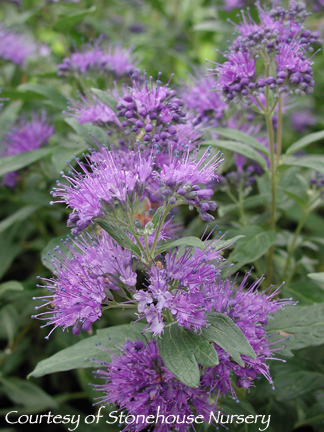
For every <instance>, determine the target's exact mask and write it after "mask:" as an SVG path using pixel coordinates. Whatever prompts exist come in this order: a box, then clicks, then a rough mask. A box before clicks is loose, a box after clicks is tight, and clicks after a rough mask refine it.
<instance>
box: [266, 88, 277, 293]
mask: <svg viewBox="0 0 324 432" xmlns="http://www.w3.org/2000/svg"><path fill="white" fill-rule="evenodd" d="M265 119H266V124H267V130H268V136H269V144H270V181H271V210H270V230H271V231H274V232H275V231H276V205H277V203H276V200H277V179H276V160H275V143H274V131H273V125H272V114H271V112H270V111H269V90H268V86H267V110H266V112H265ZM273 254H274V245H272V246H271V247H270V249H269V254H268V262H267V282H268V285H269V284H271V282H272V270H273Z"/></svg>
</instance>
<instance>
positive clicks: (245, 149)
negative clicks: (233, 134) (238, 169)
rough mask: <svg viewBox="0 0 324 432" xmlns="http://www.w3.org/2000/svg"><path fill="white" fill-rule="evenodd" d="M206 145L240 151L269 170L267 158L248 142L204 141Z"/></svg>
mask: <svg viewBox="0 0 324 432" xmlns="http://www.w3.org/2000/svg"><path fill="white" fill-rule="evenodd" d="M204 145H211V146H212V147H216V148H222V149H225V150H230V151H233V152H235V153H239V154H241V155H243V156H245V157H247V158H249V159H252V160H254V161H256V162H257V163H258V164H259V165H260V166H261V167H262V168H263V169H264V170H265V171H267V169H268V168H267V163H266V161H265V159H264V158H263V157H262V156H261V155H260V153H258V152H257V151H256V150H254V149H253V148H251V147H250V146H248V145H246V144H242V143H239V142H237V141H221V140H214V141H207V142H204Z"/></svg>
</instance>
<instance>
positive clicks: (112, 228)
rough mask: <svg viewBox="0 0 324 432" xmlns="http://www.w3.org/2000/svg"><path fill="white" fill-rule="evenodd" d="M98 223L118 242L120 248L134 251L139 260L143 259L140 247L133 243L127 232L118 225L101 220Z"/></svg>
mask: <svg viewBox="0 0 324 432" xmlns="http://www.w3.org/2000/svg"><path fill="white" fill-rule="evenodd" d="M97 223H98V225H100V226H101V228H103V229H104V230H105V231H106V232H107V233H108V234H109V235H110V237H112V238H113V239H114V240H116V242H117V243H118V244H120V246H123V247H124V248H126V249H128V250H130V251H132V252H133V254H134V255H136V256H137V257H138V258H140V257H141V251H140V250H139V248H138V246H137V245H136V244H135V243H133V242H132V240H131V239H130V238H129V237H128V235H127V234H126V233H125V231H124V230H123V229H121V228H119V226H118V225H116V224H115V223H114V222H110V221H107V220H99V221H98V222H97Z"/></svg>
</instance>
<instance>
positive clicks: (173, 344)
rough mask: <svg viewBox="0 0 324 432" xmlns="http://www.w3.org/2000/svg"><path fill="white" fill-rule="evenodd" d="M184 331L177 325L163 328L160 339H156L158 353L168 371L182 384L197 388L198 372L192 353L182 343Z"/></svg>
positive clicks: (183, 342) (173, 324)
mask: <svg viewBox="0 0 324 432" xmlns="http://www.w3.org/2000/svg"><path fill="white" fill-rule="evenodd" d="M183 334H184V330H183V328H182V327H180V326H178V324H177V323H172V324H170V325H168V326H166V327H165V328H164V333H163V335H162V337H161V338H158V346H159V352H160V355H161V357H162V360H163V362H164V364H165V366H166V367H167V368H168V370H169V371H170V372H171V373H173V375H174V376H175V377H176V378H178V380H179V381H181V382H182V383H183V384H185V385H186V386H188V387H191V388H198V387H199V382H200V371H199V367H198V363H197V361H196V358H195V355H194V352H193V351H192V350H190V349H188V347H187V345H186V343H185V341H184V337H183Z"/></svg>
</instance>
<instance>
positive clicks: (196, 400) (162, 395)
mask: <svg viewBox="0 0 324 432" xmlns="http://www.w3.org/2000/svg"><path fill="white" fill-rule="evenodd" d="M103 349H104V348H103ZM104 350H105V349H104ZM105 351H107V353H108V354H110V355H111V357H112V360H111V362H109V363H108V362H105V363H102V362H100V364H101V365H103V366H104V367H105V369H102V370H97V371H95V372H94V373H95V374H96V375H98V377H99V378H101V379H103V380H104V383H103V384H101V385H96V386H95V389H96V390H99V391H101V392H104V396H102V397H100V398H97V400H98V402H97V403H102V404H105V405H108V404H115V405H117V406H118V407H119V408H120V409H121V410H123V409H126V410H127V412H128V416H134V417H135V418H136V416H144V419H147V417H148V416H149V415H153V416H154V417H155V416H156V415H157V413H158V414H159V415H160V416H161V417H160V418H159V419H158V421H157V424H155V423H154V431H155V432H168V431H169V430H170V426H171V427H172V424H171V425H170V424H169V425H168V424H167V423H166V422H170V423H172V421H173V420H174V426H175V427H176V430H177V431H179V432H180V431H181V432H185V431H188V430H189V427H190V425H189V424H186V422H182V420H183V416H189V415H194V413H197V414H196V415H202V416H203V418H204V419H205V420H208V418H209V415H210V412H211V410H212V409H214V408H215V407H214V406H213V405H211V404H209V401H208V393H207V392H206V391H205V390H204V389H203V388H202V387H198V388H190V387H186V386H185V385H184V384H182V383H181V382H180V381H178V380H177V379H176V378H175V376H174V375H173V374H172V373H171V372H170V371H169V370H168V369H167V368H166V367H165V366H164V363H163V361H162V358H161V356H160V354H159V350H158V346H157V343H156V341H155V340H151V341H148V342H147V345H144V343H143V342H142V341H139V340H137V341H135V342H130V341H127V342H126V343H125V345H124V347H123V348H120V354H119V355H116V354H114V353H113V352H110V351H108V350H105ZM98 363H99V362H98ZM162 416H164V419H166V418H168V419H167V420H166V421H164V422H163V417H162ZM134 417H133V418H134ZM141 418H142V419H143V417H139V419H141ZM129 420H131V417H130V419H129ZM150 420H151V419H150ZM142 421H143V420H142ZM148 426H149V424H148V423H146V420H144V421H143V423H141V420H140V421H139V422H138V423H137V424H136V423H135V422H134V423H133V425H131V424H129V425H128V426H127V425H126V427H125V428H124V429H123V431H134V432H135V431H140V430H143V429H146V428H147V427H148Z"/></svg>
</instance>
